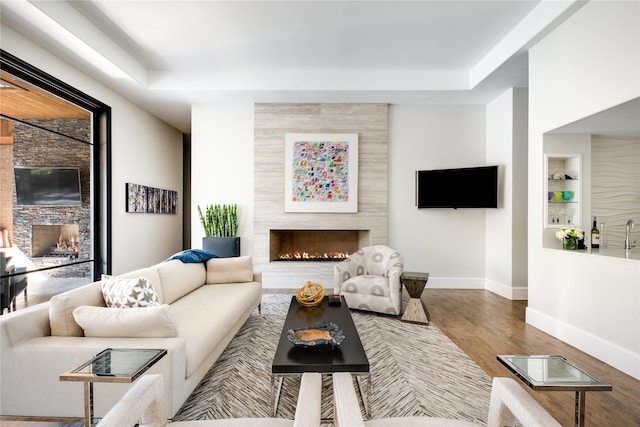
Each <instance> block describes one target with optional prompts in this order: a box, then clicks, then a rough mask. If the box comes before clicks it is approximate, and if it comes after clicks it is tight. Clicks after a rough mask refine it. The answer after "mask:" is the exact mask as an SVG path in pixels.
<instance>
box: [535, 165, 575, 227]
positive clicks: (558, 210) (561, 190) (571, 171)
mask: <svg viewBox="0 0 640 427" xmlns="http://www.w3.org/2000/svg"><path fill="white" fill-rule="evenodd" d="M581 174H582V156H581V155H580V154H566V155H564V154H546V155H545V178H546V179H545V185H544V189H545V191H544V198H545V204H544V211H545V215H544V226H545V228H560V227H574V226H575V227H581V224H582V184H581V182H580V177H581Z"/></svg>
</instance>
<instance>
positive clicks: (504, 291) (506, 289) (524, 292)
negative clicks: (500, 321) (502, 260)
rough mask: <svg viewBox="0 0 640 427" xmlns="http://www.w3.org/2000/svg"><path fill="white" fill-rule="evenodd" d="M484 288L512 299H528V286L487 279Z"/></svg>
mask: <svg viewBox="0 0 640 427" xmlns="http://www.w3.org/2000/svg"><path fill="white" fill-rule="evenodd" d="M485 289H487V290H488V291H491V292H493V293H494V294H497V295H500V296H501V297H503V298H506V299H510V300H512V301H526V300H528V299H529V288H527V287H526V286H516V287H512V286H508V285H505V284H504V283H500V282H497V281H495V280H491V279H487V280H486V285H485Z"/></svg>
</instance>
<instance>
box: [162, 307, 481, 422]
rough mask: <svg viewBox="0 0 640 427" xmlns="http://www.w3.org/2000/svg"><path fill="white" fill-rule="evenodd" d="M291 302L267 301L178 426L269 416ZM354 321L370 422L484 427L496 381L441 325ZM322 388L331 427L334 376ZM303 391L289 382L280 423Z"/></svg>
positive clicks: (295, 380)
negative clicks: (421, 420) (274, 365)
mask: <svg viewBox="0 0 640 427" xmlns="http://www.w3.org/2000/svg"><path fill="white" fill-rule="evenodd" d="M290 301H291V295H264V296H263V299H262V313H260V314H259V313H258V311H257V310H255V311H254V313H253V314H252V315H251V316H250V317H249V319H248V320H247V322H246V323H245V324H244V326H243V327H242V328H241V329H240V331H239V332H238V334H237V335H236V337H235V338H234V339H233V340H232V341H231V343H230V344H229V346H228V347H227V348H226V349H225V351H224V352H223V353H222V354H221V355H220V358H219V359H218V360H217V361H216V363H215V364H214V365H213V366H212V368H211V369H210V370H209V372H208V373H207V374H206V375H205V377H204V378H203V379H202V381H201V382H200V384H199V385H198V386H197V387H196V389H195V390H194V392H193V393H192V394H191V396H189V398H188V399H187V401H186V402H185V403H184V405H183V406H182V408H181V409H180V411H178V413H177V414H176V416H175V417H173V421H186V420H206V419H219V418H241V417H258V418H263V417H269V416H271V415H270V408H271V393H272V391H271V362H272V361H273V356H274V354H275V350H276V345H277V342H278V339H279V337H280V334H281V333H282V325H283V324H284V318H285V315H286V312H287V310H288V307H289V302H290ZM351 314H352V317H353V321H354V323H355V325H356V328H357V330H358V335H359V336H360V340H361V341H362V344H363V346H364V349H365V352H366V354H367V358H368V359H369V365H370V371H371V376H370V378H371V385H370V393H371V394H370V408H371V418H385V417H402V416H430V417H442V418H453V419H460V420H467V421H471V422H475V423H478V424H480V425H486V421H487V413H488V410H489V397H490V393H491V378H490V377H489V376H488V375H487V374H486V373H485V372H484V371H483V370H482V369H481V368H480V367H479V366H478V365H477V364H476V363H475V362H473V361H472V360H471V359H470V358H469V357H468V356H467V355H466V354H465V353H464V352H463V351H462V350H460V348H459V347H458V346H456V345H455V344H454V343H453V342H452V341H451V340H450V339H449V338H448V337H447V336H446V335H444V334H443V333H442V332H441V331H440V330H439V329H438V328H437V327H436V326H433V325H417V324H412V323H405V322H401V321H400V319H399V318H396V317H391V316H384V315H377V314H375V313H369V312H363V311H356V310H352V312H351ZM365 378H366V377H365ZM322 382H323V390H322V418H323V419H325V420H326V419H329V420H330V419H332V418H333V408H332V406H333V405H332V400H331V399H332V390H331V387H332V385H331V377H330V376H324V375H323V380H322ZM299 385H300V378H299V377H285V379H284V383H283V385H282V391H281V397H280V403H279V406H278V412H277V414H276V416H277V417H281V418H288V419H292V418H293V415H294V413H295V404H296V400H297V395H298V389H299ZM361 407H362V406H361ZM323 425H325V426H330V425H331V424H323Z"/></svg>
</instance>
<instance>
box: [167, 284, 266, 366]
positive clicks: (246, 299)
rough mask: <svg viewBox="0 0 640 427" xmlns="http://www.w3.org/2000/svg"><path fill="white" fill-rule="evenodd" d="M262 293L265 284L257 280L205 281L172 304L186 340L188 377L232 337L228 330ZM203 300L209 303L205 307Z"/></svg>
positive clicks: (234, 327) (243, 318) (182, 335)
mask: <svg viewBox="0 0 640 427" xmlns="http://www.w3.org/2000/svg"><path fill="white" fill-rule="evenodd" d="M261 295H262V286H261V285H260V283H258V282H248V283H227V284H219V285H204V286H201V287H200V288H198V290H196V291H194V292H192V293H190V294H189V295H186V296H184V297H183V298H180V299H179V300H178V301H176V302H175V303H174V304H172V305H171V308H172V309H173V312H174V313H175V315H176V319H177V322H178V325H179V326H180V328H179V331H178V337H180V338H183V339H184V342H185V343H186V356H187V366H186V376H187V378H188V377H190V376H191V375H193V374H194V372H196V371H197V370H198V368H199V367H200V366H201V365H202V363H204V361H205V360H206V359H207V357H209V356H210V355H211V353H212V352H214V351H216V349H217V348H218V347H219V346H221V345H224V346H226V344H227V341H226V339H229V340H230V339H231V337H229V336H228V335H229V333H230V332H229V331H232V330H234V329H236V328H238V327H239V326H238V322H242V323H244V321H245V320H246V317H244V316H243V315H241V314H240V313H246V312H249V313H250V312H251V311H252V310H253V309H254V308H255V307H256V306H257V304H258V303H259V302H260V298H261ZM203 301H206V305H207V308H206V309H204V310H203V309H202V302H203ZM234 334H235V333H234ZM202 337H207V338H206V339H202ZM220 352H221V350H220Z"/></svg>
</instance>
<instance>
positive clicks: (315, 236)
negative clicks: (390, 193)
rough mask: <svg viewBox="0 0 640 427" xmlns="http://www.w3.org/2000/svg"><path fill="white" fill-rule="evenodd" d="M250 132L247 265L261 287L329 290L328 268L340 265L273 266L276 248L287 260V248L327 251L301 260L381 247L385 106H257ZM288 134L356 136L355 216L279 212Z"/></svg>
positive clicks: (383, 240)
mask: <svg viewBox="0 0 640 427" xmlns="http://www.w3.org/2000/svg"><path fill="white" fill-rule="evenodd" d="M254 126H255V128H254V183H255V184H254V212H255V214H254V251H253V252H254V253H253V259H254V266H255V268H256V270H258V271H262V275H263V277H262V279H263V287H264V288H271V289H298V288H301V287H302V286H304V284H305V283H306V281H312V282H315V283H320V284H322V285H323V286H324V287H325V288H327V289H333V266H334V265H335V264H336V262H338V261H339V260H324V259H323V260H316V259H312V260H300V259H296V261H295V262H291V261H286V260H280V259H276V258H278V257H279V252H281V251H282V249H283V248H282V247H281V246H282V244H283V242H284V244H285V248H284V251H285V252H287V251H288V249H289V248H288V247H286V246H287V245H289V244H290V243H291V242H295V244H302V245H307V244H308V243H309V240H310V241H312V242H314V244H315V243H316V242H318V241H320V242H322V243H324V244H327V245H328V246H326V247H325V248H321V249H320V250H316V249H313V250H307V251H306V252H314V253H315V252H318V253H319V254H320V255H321V256H322V257H324V253H325V252H327V253H329V252H342V251H344V252H353V251H355V250H357V248H359V247H362V246H368V245H374V244H386V243H387V211H388V209H387V146H388V106H387V104H256V105H255V107H254ZM288 132H296V133H357V134H358V140H359V142H358V145H359V153H358V157H359V168H358V181H359V186H358V211H357V213H290V212H284V167H285V165H284V160H283V159H284V158H285V156H284V137H285V134H286V133H288ZM332 232H334V233H336V234H333V235H332ZM299 235H302V236H304V237H299ZM298 239H302V243H300V242H299V241H298ZM347 242H348V243H347ZM334 245H335V246H334ZM336 246H337V247H336ZM343 246H344V249H342V247H343ZM305 247H306V246H305ZM295 251H298V252H305V251H304V250H302V251H300V250H299V249H295V250H294V252H295ZM275 252H278V253H277V254H276V253H275Z"/></svg>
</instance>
